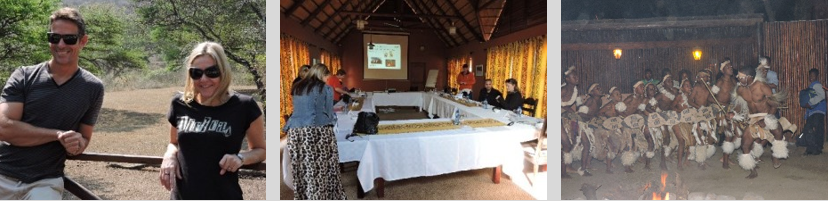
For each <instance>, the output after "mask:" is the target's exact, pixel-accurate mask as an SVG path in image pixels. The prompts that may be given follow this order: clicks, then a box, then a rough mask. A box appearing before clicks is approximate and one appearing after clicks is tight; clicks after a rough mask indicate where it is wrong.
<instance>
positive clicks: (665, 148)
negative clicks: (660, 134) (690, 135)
mask: <svg viewBox="0 0 828 201" xmlns="http://www.w3.org/2000/svg"><path fill="white" fill-rule="evenodd" d="M663 148H664V157H670V152H672V151H673V149H671V148H670V146H669V145H664V147H663Z"/></svg>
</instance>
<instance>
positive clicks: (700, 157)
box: [696, 145, 707, 163]
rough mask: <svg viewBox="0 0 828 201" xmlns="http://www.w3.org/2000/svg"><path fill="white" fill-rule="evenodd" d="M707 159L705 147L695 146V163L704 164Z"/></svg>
mask: <svg viewBox="0 0 828 201" xmlns="http://www.w3.org/2000/svg"><path fill="white" fill-rule="evenodd" d="M706 159H707V147H706V146H704V145H699V146H696V162H698V163H704V160H706Z"/></svg>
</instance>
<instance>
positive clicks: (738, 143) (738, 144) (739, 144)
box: [733, 137, 742, 149]
mask: <svg viewBox="0 0 828 201" xmlns="http://www.w3.org/2000/svg"><path fill="white" fill-rule="evenodd" d="M733 145H734V146H733V148H734V149H738V148H740V147H742V138H741V137H737V138H736V139H735V140H733Z"/></svg>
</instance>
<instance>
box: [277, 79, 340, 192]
mask: <svg viewBox="0 0 828 201" xmlns="http://www.w3.org/2000/svg"><path fill="white" fill-rule="evenodd" d="M328 74H329V72H328V67H326V66H325V64H316V65H313V67H311V69H310V71H308V75H306V76H305V79H302V81H299V84H297V85H295V86H293V89H291V92H290V93H291V95H292V96H293V108H294V109H295V110H294V111H295V112H294V113H293V116H291V117H290V119H288V122H287V123H286V124H285V127H284V128H283V130H286V131H287V133H288V144H287V149H288V150H289V151H290V160H291V161H292V163H293V164H292V168H293V178H294V180H293V182H294V187H295V188H294V194H293V196H294V198H295V199H297V200H344V199H346V197H345V191H344V189H343V188H342V181H341V179H340V175H339V152H338V151H337V145H336V137H335V136H334V130H333V125H334V124H335V123H336V120H335V115H336V114H334V111H333V104H331V103H330V102H329V101H328V100H331V98H332V97H333V94H334V88H332V87H331V86H328V85H326V84H325V81H324V80H325V77H326V76H329V75H328Z"/></svg>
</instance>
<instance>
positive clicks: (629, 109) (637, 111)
mask: <svg viewBox="0 0 828 201" xmlns="http://www.w3.org/2000/svg"><path fill="white" fill-rule="evenodd" d="M644 101H645V98H644V82H643V81H638V82H636V83H635V84H634V85H633V94H632V95H630V96H627V98H626V99H624V102H623V103H624V104H623V106H624V107H625V108H624V109H620V110H619V112H620V113H621V116H624V122H623V126H622V128H621V132H623V133H624V136H630V137H631V138H630V140H631V144H632V145H631V146H630V147H629V148H628V149H625V150H624V152H623V153H622V154H621V164H622V165H624V172H627V173H632V172H633V170H632V165H633V163H635V161H636V160H637V159H638V157H639V156H641V153H640V152H639V151H640V150H648V147H647V145H648V143H647V141H646V140H644V141H643V142H642V141H641V140H639V139H644V134H643V132H642V129H643V126H644V123H643V121H644V117H643V116H641V114H642V113H643V112H644V109H645V107H646V105H645V104H644ZM625 109H626V110H625ZM653 155H654V154H653Z"/></svg>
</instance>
